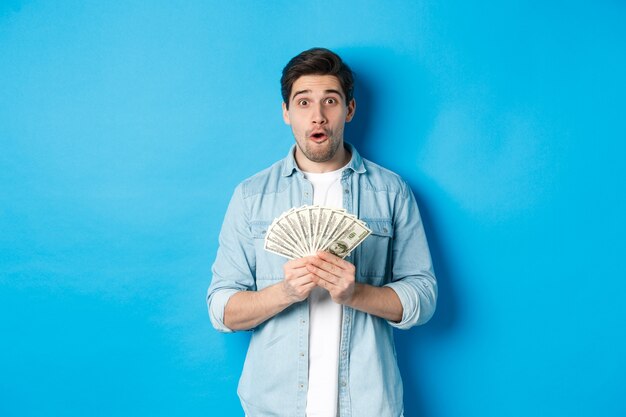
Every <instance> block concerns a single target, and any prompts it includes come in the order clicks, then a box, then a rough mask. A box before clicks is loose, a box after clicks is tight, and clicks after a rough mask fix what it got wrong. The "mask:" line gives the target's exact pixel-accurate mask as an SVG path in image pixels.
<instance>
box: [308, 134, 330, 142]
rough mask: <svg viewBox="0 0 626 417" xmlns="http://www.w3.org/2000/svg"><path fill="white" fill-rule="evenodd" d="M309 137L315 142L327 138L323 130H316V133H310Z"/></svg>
mask: <svg viewBox="0 0 626 417" xmlns="http://www.w3.org/2000/svg"><path fill="white" fill-rule="evenodd" d="M309 137H310V138H311V139H312V140H314V141H315V142H321V141H323V140H324V139H326V138H327V136H326V133H324V132H316V133H313V134H311V136H309Z"/></svg>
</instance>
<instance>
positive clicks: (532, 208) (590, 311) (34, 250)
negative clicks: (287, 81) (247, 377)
mask: <svg viewBox="0 0 626 417" xmlns="http://www.w3.org/2000/svg"><path fill="white" fill-rule="evenodd" d="M547 3H548V4H546V2H537V1H535V2H532V1H529V2H520V1H514V2H496V1H487V0H483V1H476V2H468V3H463V2H451V1H442V2H409V1H389V2H382V1H381V2H376V1H362V2H356V1H349V2H335V1H316V2H300V1H275V2H271V6H262V5H261V3H259V2H253V1H232V2H221V1H220V2H216V1H212V2H206V1H200V0H194V1H171V2H165V1H150V2H148V1H124V2H121V1H112V2H102V1H79V0H76V1H71V0H70V1H38V0H30V1H15V0H9V1H7V0H2V1H1V2H0V349H1V353H0V416H7V417H8V416H11V417H12V416H87V415H88V416H139V415H151V416H170V415H185V416H207V415H226V416H231V415H242V413H241V411H240V407H239V403H238V399H237V396H236V384H237V381H238V377H239V373H240V370H241V367H242V363H243V359H244V355H245V349H246V344H247V337H248V336H247V335H246V334H245V333H242V334H235V335H222V334H219V333H217V332H216V331H214V330H213V329H212V328H211V326H210V323H209V319H208V317H207V313H206V306H205V300H204V297H205V292H206V288H207V286H208V284H209V281H210V267H211V264H212V262H213V259H214V256H215V251H216V247H217V235H218V232H219V229H220V226H221V222H222V218H223V215H224V211H225V209H226V205H227V202H228V200H229V198H230V195H231V192H232V190H233V188H234V187H235V185H236V184H237V183H239V182H240V181H241V180H242V179H244V178H246V177H248V176H249V175H252V174H253V173H255V172H256V171H258V170H260V169H262V168H264V167H266V166H268V165H269V164H271V163H272V162H274V161H275V160H277V159H279V158H281V157H283V156H284V155H285V154H286V152H287V149H288V148H289V146H290V145H291V144H292V142H293V138H292V136H291V131H290V129H289V128H288V127H287V126H285V125H284V124H283V121H282V118H281V109H280V103H281V98H280V93H279V77H280V72H281V70H282V67H283V66H284V64H285V63H286V62H287V61H288V60H289V59H290V58H291V57H292V56H294V55H295V54H297V53H298V52H300V51H302V50H304V49H307V48H309V47H312V46H326V47H329V48H331V49H334V50H336V51H337V52H338V53H339V54H341V55H342V56H343V58H344V59H345V60H346V61H347V62H348V63H349V64H350V65H351V66H352V67H353V69H354V71H355V72H356V74H357V86H356V88H357V89H356V99H357V103H358V106H357V113H356V118H355V120H354V121H353V122H352V123H351V124H350V125H349V126H348V129H347V134H346V136H347V139H348V140H349V141H351V142H353V143H354V144H355V145H356V146H357V147H358V148H359V149H360V150H361V153H362V154H363V155H364V156H365V157H367V158H370V159H372V160H374V161H376V162H378V163H380V164H382V165H384V166H386V167H388V168H390V169H392V170H394V171H396V172H398V173H399V174H401V175H402V176H403V177H404V178H405V179H406V180H407V181H408V182H409V183H410V185H411V186H412V188H413V189H414V191H415V193H416V195H417V198H418V201H419V204H420V207H421V209H422V214H423V218H424V221H425V224H426V229H427V233H428V237H429V242H430V244H431V249H432V252H433V257H434V262H435V267H436V271H437V273H438V278H439V282H440V301H439V308H438V311H437V313H436V315H435V317H434V318H433V320H432V321H431V322H430V323H428V324H427V325H426V326H423V327H420V328H416V329H412V330H410V331H407V332H398V333H396V336H397V343H398V359H399V362H400V366H401V368H402V370H403V376H404V380H405V385H406V393H405V402H406V409H407V410H406V415H407V417H414V416H429V417H444V416H445V417H458V416H465V417H467V416H470V417H471V416H481V417H485V416H494V417H496V416H498V417H499V416H532V415H536V416H568V417H572V416H598V415H600V416H604V417H607V416H625V415H626V401H625V400H624V398H625V397H626V388H625V387H626V354H625V353H626V332H625V329H626V307H625V305H626V303H624V299H625V297H626V267H625V266H624V261H623V258H624V253H625V245H624V241H623V237H624V235H625V233H626V221H625V220H624V213H625V212H626V198H625V193H624V183H625V179H626V170H625V168H624V156H625V155H626V152H625V151H626V144H625V143H626V125H625V122H624V120H625V105H624V97H625V96H626V82H625V77H624V74H626V45H625V41H626V24H624V22H625V20H626V5H625V3H624V2H623V1H618V0H614V1H609V0H599V1H597V2H587V1H570V2H547ZM260 383H262V382H261V381H260Z"/></svg>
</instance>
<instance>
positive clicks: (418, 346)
mask: <svg viewBox="0 0 626 417" xmlns="http://www.w3.org/2000/svg"><path fill="white" fill-rule="evenodd" d="M411 189H412V190H413V193H414V194H415V196H416V199H417V204H418V206H419V208H420V213H421V216H422V221H423V223H424V228H425V230H426V236H427V238H428V245H429V248H430V252H431V256H432V259H433V265H434V269H435V275H436V277H437V284H438V289H439V297H438V300H437V310H436V311H435V314H434V315H433V317H432V318H431V319H430V321H429V322H428V323H426V324H424V325H423V326H421V327H416V328H413V329H410V330H408V331H403V330H400V331H396V332H395V339H396V349H397V353H398V363H399V366H400V371H401V373H402V378H403V382H404V406H405V416H406V417H413V416H433V415H435V414H434V410H435V407H434V405H430V404H429V401H428V399H427V398H425V396H424V387H426V386H428V381H425V380H423V375H424V372H421V370H422V369H423V366H424V365H423V364H425V363H426V362H428V361H429V357H428V355H429V353H430V352H432V351H433V350H435V349H436V346H435V345H439V344H441V341H438V340H437V339H441V338H445V337H446V335H449V334H450V333H452V332H454V329H455V328H456V327H458V324H459V315H458V310H459V308H458V306H459V302H458V297H457V296H456V294H455V291H454V285H453V280H454V277H455V276H457V273H456V272H454V271H453V268H452V263H451V262H449V258H448V256H447V255H446V254H447V251H446V246H447V245H446V244H445V242H444V241H442V239H441V238H440V236H441V235H440V234H438V233H437V231H438V230H442V226H441V227H438V226H437V225H438V223H439V224H440V222H438V221H436V218H437V216H436V214H435V213H434V212H433V210H431V208H430V206H429V204H428V202H427V201H425V200H424V199H422V198H421V197H420V195H419V193H418V192H416V190H415V187H413V186H412V187H411ZM431 372H432V370H431Z"/></svg>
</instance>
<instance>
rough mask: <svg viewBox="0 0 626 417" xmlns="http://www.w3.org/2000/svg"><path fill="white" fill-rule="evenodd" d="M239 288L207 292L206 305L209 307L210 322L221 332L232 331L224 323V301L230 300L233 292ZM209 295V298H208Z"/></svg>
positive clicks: (236, 291)
mask: <svg viewBox="0 0 626 417" xmlns="http://www.w3.org/2000/svg"><path fill="white" fill-rule="evenodd" d="M238 292H239V290H234V289H222V290H219V291H215V292H213V294H207V305H208V308H209V318H210V319H211V324H212V325H213V327H214V328H215V330H218V331H220V332H223V333H232V332H233V330H232V329H229V328H228V327H227V326H226V325H225V324H224V309H225V308H226V303H228V300H230V297H232V296H233V295H234V294H236V293H238ZM209 297H211V300H209Z"/></svg>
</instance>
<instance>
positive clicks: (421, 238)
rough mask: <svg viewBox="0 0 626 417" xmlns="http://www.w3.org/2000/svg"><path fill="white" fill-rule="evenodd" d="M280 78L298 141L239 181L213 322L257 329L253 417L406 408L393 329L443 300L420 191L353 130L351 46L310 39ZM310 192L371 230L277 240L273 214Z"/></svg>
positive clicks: (249, 392) (218, 266)
mask: <svg viewBox="0 0 626 417" xmlns="http://www.w3.org/2000/svg"><path fill="white" fill-rule="evenodd" d="M281 84H282V95H283V118H284V120H285V123H287V124H288V125H290V126H291V129H292V132H293V135H294V138H295V141H296V144H295V145H294V146H293V147H292V149H291V150H290V151H289V154H288V155H287V157H286V158H285V159H283V160H281V161H278V162H277V163H275V164H274V165H272V166H271V167H269V168H267V169H265V170H263V171H261V172H260V173H258V174H256V175H254V176H252V177H251V178H249V179H247V180H245V181H244V182H242V183H241V184H240V185H239V186H238V187H237V188H236V190H235V193H234V195H233V197H232V200H231V202H230V205H229V207H228V210H227V213H226V216H225V219H224V224H223V227H222V231H221V233H220V241H219V243H220V246H219V249H218V253H217V258H216V261H215V264H214V265H213V280H212V282H211V285H210V287H209V290H208V295H207V303H208V307H209V315H210V317H211V322H212V323H213V325H214V326H215V328H216V329H218V330H220V331H224V332H231V331H236V330H253V332H252V335H251V339H250V346H249V349H248V354H247V356H246V361H245V364H244V369H243V373H242V376H241V379H240V382H239V389H238V393H239V397H240V399H241V403H242V406H243V408H244V410H245V412H246V415H247V416H248V417H257V416H305V415H306V416H308V417H314V416H324V417H335V416H342V417H344V416H353V417H368V416H372V417H374V416H375V417H386V416H390V417H392V416H393V417H397V416H402V415H403V402H402V395H403V393H402V381H401V378H400V373H399V370H398V366H397V363H396V358H395V347H394V341H393V331H392V330H393V327H396V328H400V329H407V328H410V327H412V326H414V325H418V324H422V323H424V322H426V321H428V319H429V318H430V317H431V316H432V314H433V312H434V309H435V304H436V299H437V283H436V280H435V277H434V274H433V269H432V264H431V259H430V253H429V250H428V246H427V243H426V238H425V235H424V229H423V225H422V222H421V219H420V215H419V211H418V208H417V205H416V202H415V198H414V196H413V194H412V192H411V190H410V188H409V187H408V186H407V184H406V183H405V182H404V181H403V180H402V179H401V178H400V177H398V176H397V175H396V174H394V173H392V172H390V171H388V170H386V169H384V168H382V167H380V166H378V165H376V164H374V163H372V162H370V161H367V160H365V159H362V158H361V157H360V156H359V154H358V152H357V151H356V149H355V148H354V147H353V146H351V145H349V144H347V143H345V142H344V126H345V124H346V123H347V122H350V120H352V118H353V117H354V114H355V109H356V103H355V100H354V98H353V77H352V72H351V70H350V68H349V67H348V66H347V65H346V64H345V63H343V62H342V60H341V59H340V58H339V56H337V55H336V54H334V53H333V52H331V51H329V50H327V49H322V48H314V49H310V50H308V51H304V52H302V53H301V54H299V55H298V56H296V57H294V58H293V59H292V60H291V61H290V62H289V63H288V64H287V66H286V67H285V68H284V70H283V75H282V78H281ZM310 204H318V205H323V206H331V207H337V208H342V209H345V210H346V211H347V212H349V213H352V214H354V215H355V216H357V217H358V218H359V219H361V220H363V221H364V222H365V223H366V224H367V226H368V227H369V228H370V229H371V231H372V234H371V235H370V236H369V237H367V238H366V239H365V240H364V241H363V242H362V244H361V245H360V246H358V247H357V248H356V249H354V251H353V252H352V253H351V254H350V255H349V256H348V257H346V258H345V259H342V258H340V257H337V256H335V255H333V254H331V253H329V252H319V253H317V254H315V255H312V256H307V257H302V258H299V259H294V260H289V261H286V260H285V259H284V258H282V257H280V256H278V255H275V254H272V253H270V252H267V251H265V250H264V237H265V233H266V232H267V230H268V227H269V226H270V224H271V222H272V220H273V219H275V218H276V217H278V216H280V215H281V214H282V213H283V212H285V211H287V210H289V209H290V208H293V207H300V206H302V205H310ZM339 252H341V251H340V250H339ZM336 253H337V252H336Z"/></svg>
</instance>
